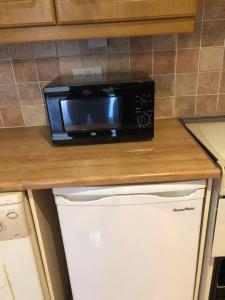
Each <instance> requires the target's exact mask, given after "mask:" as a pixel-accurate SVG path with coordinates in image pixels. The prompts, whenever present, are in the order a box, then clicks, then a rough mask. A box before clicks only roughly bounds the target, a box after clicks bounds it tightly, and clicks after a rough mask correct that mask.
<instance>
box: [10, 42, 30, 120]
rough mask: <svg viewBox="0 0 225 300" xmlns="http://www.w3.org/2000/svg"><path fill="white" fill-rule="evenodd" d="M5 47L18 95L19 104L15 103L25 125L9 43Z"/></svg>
mask: <svg viewBox="0 0 225 300" xmlns="http://www.w3.org/2000/svg"><path fill="white" fill-rule="evenodd" d="M6 47H7V51H8V53H9V60H10V64H11V68H12V72H13V78H14V84H15V87H16V92H17V96H18V101H19V103H18V104H19V105H17V107H18V106H19V107H18V108H19V111H20V113H21V116H22V119H23V123H24V125H25V121H24V117H23V112H22V109H21V101H20V100H21V99H20V93H19V89H18V85H17V81H16V74H15V71H14V67H13V63H12V57H11V55H10V52H9V45H8V44H7V45H6Z"/></svg>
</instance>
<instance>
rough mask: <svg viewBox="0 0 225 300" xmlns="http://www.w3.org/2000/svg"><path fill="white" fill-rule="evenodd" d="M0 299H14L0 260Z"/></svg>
mask: <svg viewBox="0 0 225 300" xmlns="http://www.w3.org/2000/svg"><path fill="white" fill-rule="evenodd" d="M0 299H1V300H15V298H14V296H13V292H12V289H11V286H10V283H9V279H8V276H7V273H6V270H5V267H4V265H3V263H1V262H0Z"/></svg>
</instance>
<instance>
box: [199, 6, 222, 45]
mask: <svg viewBox="0 0 225 300" xmlns="http://www.w3.org/2000/svg"><path fill="white" fill-rule="evenodd" d="M212 3H213V1H212ZM224 28H225V21H204V22H203V30H202V47H210V46H223V45H224V38H225V30H224Z"/></svg>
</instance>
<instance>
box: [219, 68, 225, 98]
mask: <svg viewBox="0 0 225 300" xmlns="http://www.w3.org/2000/svg"><path fill="white" fill-rule="evenodd" d="M220 93H225V71H223V72H222V74H221V81H220Z"/></svg>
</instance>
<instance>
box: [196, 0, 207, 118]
mask: <svg viewBox="0 0 225 300" xmlns="http://www.w3.org/2000/svg"><path fill="white" fill-rule="evenodd" d="M204 6H205V3H204V0H203V2H202V16H201V29H200V43H199V54H198V70H197V78H196V91H195V107H194V116H196V115H197V101H198V83H199V74H200V73H201V72H200V59H201V52H202V33H203V16H204Z"/></svg>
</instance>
